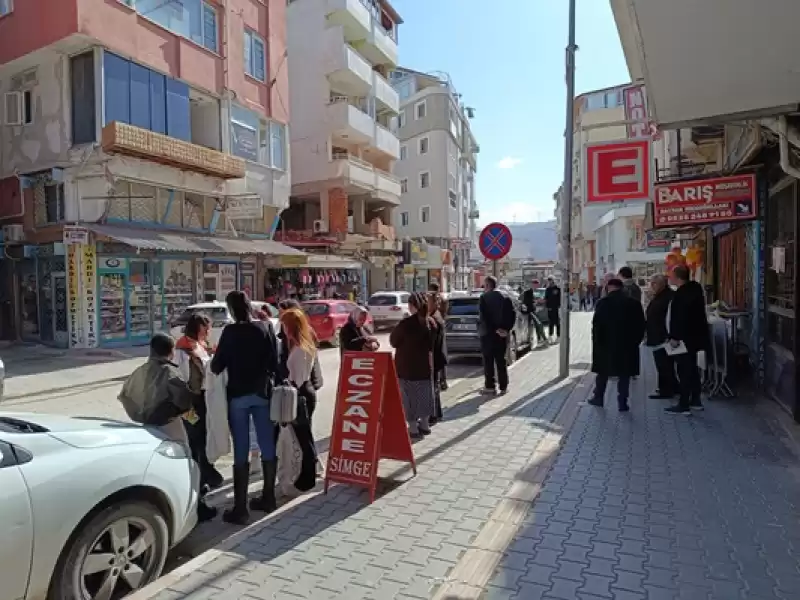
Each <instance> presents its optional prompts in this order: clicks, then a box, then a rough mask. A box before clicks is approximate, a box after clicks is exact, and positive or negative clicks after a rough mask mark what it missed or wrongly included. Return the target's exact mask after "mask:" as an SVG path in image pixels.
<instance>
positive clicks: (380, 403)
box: [325, 352, 417, 502]
mask: <svg viewBox="0 0 800 600" xmlns="http://www.w3.org/2000/svg"><path fill="white" fill-rule="evenodd" d="M330 440H331V444H330V449H329V450H328V467H327V468H326V469H325V491H326V492H327V491H328V485H329V484H330V482H332V481H333V482H336V483H347V484H350V485H357V486H361V487H365V488H367V489H368V490H369V497H370V502H372V501H374V500H375V489H376V486H377V483H378V462H379V461H380V459H382V458H388V459H391V460H399V461H403V462H408V463H410V464H411V468H412V469H413V471H414V475H416V474H417V466H416V463H415V461H414V450H413V449H412V447H411V439H410V438H409V435H408V427H406V417H405V411H404V409H403V401H402V399H401V397H400V386H399V381H398V379H397V371H395V367H394V361H393V360H392V354H391V352H345V353H344V354H343V355H342V365H341V371H340V375H339V387H338V391H337V393H336V405H335V407H334V411H333V430H332V431H331V437H330Z"/></svg>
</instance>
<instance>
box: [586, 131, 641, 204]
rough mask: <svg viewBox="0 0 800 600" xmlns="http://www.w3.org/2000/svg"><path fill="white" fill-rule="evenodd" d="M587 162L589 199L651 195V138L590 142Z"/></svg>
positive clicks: (628, 198) (620, 200) (587, 197)
mask: <svg viewBox="0 0 800 600" xmlns="http://www.w3.org/2000/svg"><path fill="white" fill-rule="evenodd" d="M585 164H586V201H587V202H623V201H625V200H643V199H646V198H649V197H650V192H651V188H652V183H651V181H650V140H629V141H626V142H603V143H598V144H587V145H586V163H585Z"/></svg>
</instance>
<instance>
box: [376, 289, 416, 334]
mask: <svg viewBox="0 0 800 600" xmlns="http://www.w3.org/2000/svg"><path fill="white" fill-rule="evenodd" d="M410 297H411V294H409V293H408V292H376V293H374V294H372V296H370V298H369V300H368V301H367V305H368V307H369V312H370V314H372V318H373V319H375V327H376V328H378V327H393V326H394V325H397V324H398V323H399V322H400V321H402V320H403V319H404V318H406V317H407V316H408V315H409V314H411V313H410V312H409V311H408V299H409V298H410Z"/></svg>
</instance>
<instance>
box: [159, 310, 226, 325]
mask: <svg viewBox="0 0 800 600" xmlns="http://www.w3.org/2000/svg"><path fill="white" fill-rule="evenodd" d="M196 313H203V314H204V315H205V316H207V317H208V318H209V319H211V320H212V321H224V320H226V319H227V318H228V309H227V308H223V307H221V306H213V307H212V306H209V307H207V308H203V307H201V306H190V307H189V308H187V309H186V310H184V311H183V312H182V313H181V314H179V315H178V316H177V317H175V318H174V319H173V320H172V325H173V326H176V325H186V323H188V322H189V317H191V316H192V315H194V314H196Z"/></svg>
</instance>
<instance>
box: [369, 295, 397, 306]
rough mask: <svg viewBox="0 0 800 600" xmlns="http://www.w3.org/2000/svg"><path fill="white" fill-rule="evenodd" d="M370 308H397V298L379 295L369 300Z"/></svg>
mask: <svg viewBox="0 0 800 600" xmlns="http://www.w3.org/2000/svg"><path fill="white" fill-rule="evenodd" d="M369 305H370V306H397V296H394V295H390V294H379V295H375V296H372V297H371V298H370V299H369Z"/></svg>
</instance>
